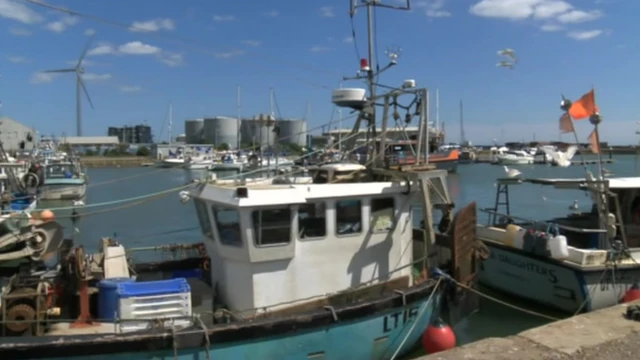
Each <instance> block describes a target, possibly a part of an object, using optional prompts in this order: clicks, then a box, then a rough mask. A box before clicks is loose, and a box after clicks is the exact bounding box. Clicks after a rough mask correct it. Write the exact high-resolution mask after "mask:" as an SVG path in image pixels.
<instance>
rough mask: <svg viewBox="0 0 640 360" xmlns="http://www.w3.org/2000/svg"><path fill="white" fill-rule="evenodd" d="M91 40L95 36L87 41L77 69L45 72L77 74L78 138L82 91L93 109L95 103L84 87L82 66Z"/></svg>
mask: <svg viewBox="0 0 640 360" xmlns="http://www.w3.org/2000/svg"><path fill="white" fill-rule="evenodd" d="M91 40H93V36H92V37H91V38H90V39H89V41H87V45H86V46H85V48H84V51H83V52H82V54H81V55H80V58H78V63H77V64H76V66H75V67H73V68H70V69H57V70H47V71H43V72H44V73H75V74H76V136H82V99H81V98H80V97H81V96H80V89H82V91H84V94H85V95H86V96H87V100H88V101H89V105H91V108H92V109H93V102H91V97H90V96H89V92H88V91H87V88H86V87H85V86H84V80H82V75H83V74H84V67H83V66H82V61H84V57H85V56H86V55H87V51H89V46H90V45H91Z"/></svg>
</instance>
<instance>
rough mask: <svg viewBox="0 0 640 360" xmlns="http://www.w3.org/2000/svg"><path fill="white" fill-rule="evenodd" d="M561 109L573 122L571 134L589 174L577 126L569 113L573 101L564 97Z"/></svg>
mask: <svg viewBox="0 0 640 360" xmlns="http://www.w3.org/2000/svg"><path fill="white" fill-rule="evenodd" d="M560 109H562V110H564V112H565V115H566V116H568V117H569V121H571V132H572V133H573V138H574V139H575V141H576V146H577V147H578V149H579V151H580V159H581V161H582V166H583V167H584V171H585V172H588V171H589V168H588V167H587V161H586V158H585V157H584V153H583V152H582V149H581V147H580V138H579V137H578V132H577V131H576V126H575V124H574V123H573V118H572V117H571V114H570V113H569V109H571V101H570V100H567V99H565V97H564V96H562V101H561V102H560Z"/></svg>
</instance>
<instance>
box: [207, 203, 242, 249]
mask: <svg viewBox="0 0 640 360" xmlns="http://www.w3.org/2000/svg"><path fill="white" fill-rule="evenodd" d="M212 210H213V216H214V217H215V221H216V228H217V229H218V236H220V243H222V244H224V245H230V246H242V235H241V233H240V213H238V210H235V209H224V208H218V207H215V206H214V207H212Z"/></svg>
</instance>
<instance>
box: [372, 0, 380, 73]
mask: <svg viewBox="0 0 640 360" xmlns="http://www.w3.org/2000/svg"><path fill="white" fill-rule="evenodd" d="M373 42H374V45H373V46H374V49H373V55H374V57H375V60H376V82H378V81H379V80H380V61H378V7H377V6H375V4H374V6H373Z"/></svg>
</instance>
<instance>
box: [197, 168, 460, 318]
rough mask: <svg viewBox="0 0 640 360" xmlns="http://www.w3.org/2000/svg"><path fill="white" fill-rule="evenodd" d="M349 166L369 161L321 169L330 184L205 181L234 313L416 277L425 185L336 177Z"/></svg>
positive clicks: (215, 253)
mask: <svg viewBox="0 0 640 360" xmlns="http://www.w3.org/2000/svg"><path fill="white" fill-rule="evenodd" d="M356 167H357V168H356ZM348 170H350V171H349V172H350V173H354V170H355V171H356V172H357V171H358V170H364V167H363V166H361V165H355V164H349V165H346V164H332V165H324V166H322V167H320V168H319V169H316V172H317V173H316V174H315V176H316V177H317V178H318V179H320V177H322V176H321V173H323V172H324V175H325V177H324V178H323V179H324V180H325V181H324V182H325V183H313V182H311V181H308V182H307V183H300V182H294V181H292V182H291V183H289V184H282V185H274V184H275V183H276V182H272V183H269V184H267V183H265V182H264V181H263V182H261V183H260V182H256V183H253V184H250V185H244V186H237V183H235V184H231V185H230V186H224V185H221V184H213V185H212V184H207V185H204V186H202V188H201V191H200V192H199V193H198V194H197V195H196V196H195V197H194V202H195V206H196V210H197V213H198V218H199V221H200V225H201V228H202V231H203V233H204V235H205V237H206V239H207V241H206V244H207V247H208V249H207V250H208V253H209V255H210V257H211V264H212V265H211V276H212V282H213V283H214V284H217V289H218V294H217V296H218V297H219V299H220V301H221V302H223V303H224V304H225V305H226V306H227V307H228V308H229V309H231V310H234V311H242V310H248V309H261V308H267V307H269V308H272V309H275V308H277V305H278V304H283V303H287V302H289V303H291V302H293V301H303V300H305V299H306V300H312V299H313V298H314V297H320V296H323V295H326V294H332V293H336V292H339V291H342V290H347V289H349V288H353V287H357V286H359V285H363V284H375V283H378V282H384V281H387V280H391V279H395V278H399V277H403V276H408V277H409V278H410V277H411V274H412V268H411V263H412V261H413V259H412V256H413V250H412V230H413V227H412V214H411V209H412V202H413V201H415V198H416V191H415V190H416V188H415V187H414V186H413V185H412V184H408V183H407V182H362V183H351V182H347V183H338V182H337V181H338V180H339V179H338V178H336V177H335V175H336V174H341V173H342V172H344V171H348ZM444 176H445V177H446V173H445V174H444ZM327 179H329V181H331V180H332V179H333V180H336V182H334V183H326V182H327V181H326V180H327ZM443 179H444V180H445V181H446V178H440V179H438V180H443ZM320 182H323V181H322V180H320ZM229 183H230V182H229ZM434 183H439V182H438V181H434ZM436 187H438V188H440V191H443V190H442V188H441V187H440V185H436ZM407 190H409V191H407ZM444 191H445V192H444V194H445V196H448V193H446V187H445V190H444ZM447 200H448V198H447ZM414 204H415V203H414Z"/></svg>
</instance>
